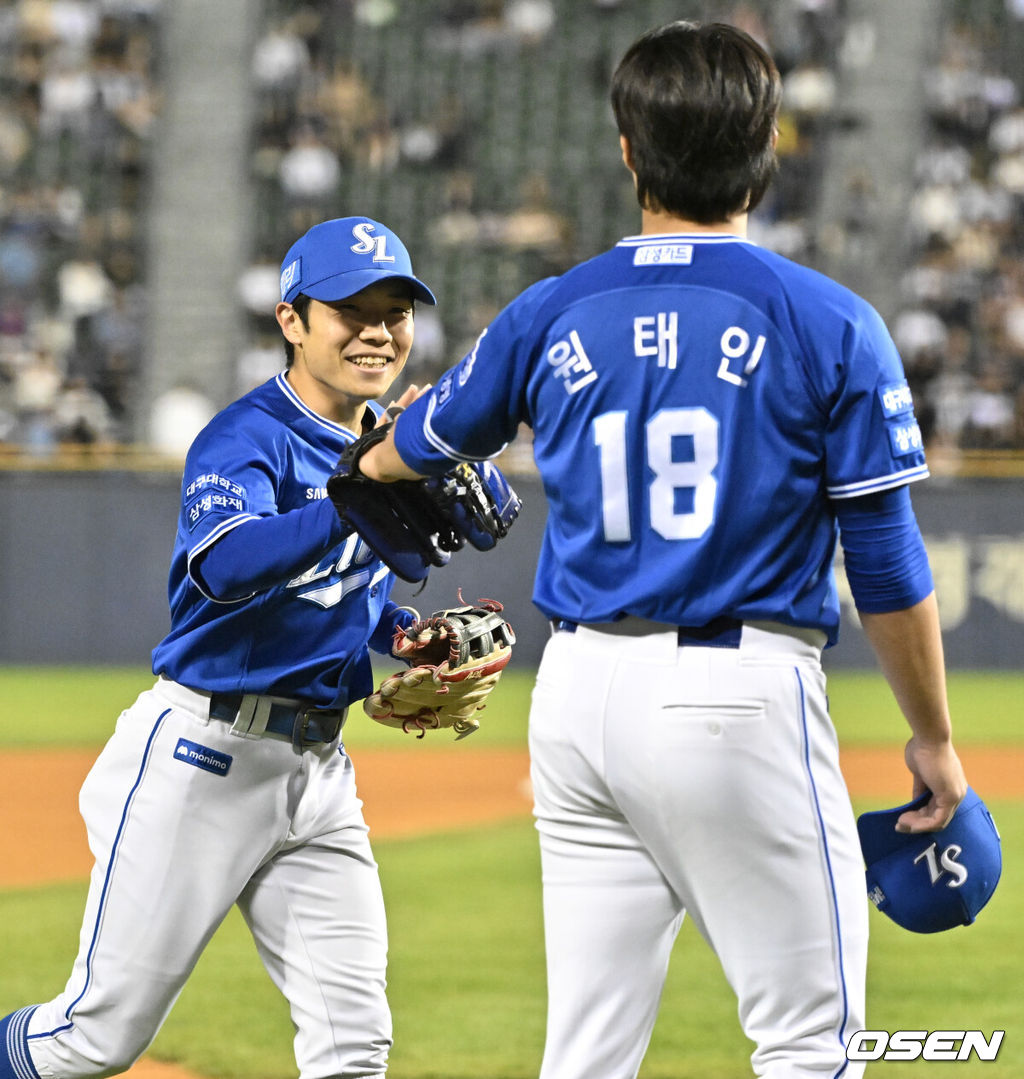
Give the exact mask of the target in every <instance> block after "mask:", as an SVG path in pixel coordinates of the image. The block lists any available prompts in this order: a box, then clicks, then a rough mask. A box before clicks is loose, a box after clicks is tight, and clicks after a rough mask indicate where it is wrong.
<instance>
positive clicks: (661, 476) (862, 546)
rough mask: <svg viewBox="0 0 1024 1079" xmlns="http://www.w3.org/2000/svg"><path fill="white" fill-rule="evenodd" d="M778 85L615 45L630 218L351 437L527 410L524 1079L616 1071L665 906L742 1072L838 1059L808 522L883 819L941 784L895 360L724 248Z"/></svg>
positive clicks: (814, 569)
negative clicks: (877, 710) (381, 422)
mask: <svg viewBox="0 0 1024 1079" xmlns="http://www.w3.org/2000/svg"><path fill="white" fill-rule="evenodd" d="M779 97H780V81H779V76H778V72H777V70H776V69H775V66H774V64H773V63H772V61H771V59H770V58H769V57H768V56H767V55H766V54H765V52H764V51H763V49H761V47H760V46H759V45H757V43H756V42H754V41H753V39H751V38H750V37H749V36H748V35H746V34H744V33H743V32H742V31H740V30H738V29H736V28H735V27H732V26H726V25H720V24H718V25H716V24H710V25H706V26H699V25H696V24H692V23H684V22H680V23H674V24H671V25H669V26H666V27H663V28H661V29H659V30H656V31H652V32H650V33H649V34H647V35H645V36H644V37H642V38H641V39H640V40H639V41H637V42H636V43H635V44H634V45H633V46H632V48H631V49H630V50H629V51H628V52H627V54H626V56H625V57H624V59H623V61H622V63H621V64H620V66H619V68H618V69H617V71H616V74H615V77H614V80H613V84H612V102H613V105H614V110H615V115H616V119H617V121H618V125H619V131H620V134H621V148H622V154H623V160H624V162H625V164H626V166H627V168H628V169H629V171H630V172H631V173H632V176H633V179H634V181H635V184H636V192H637V197H638V201H639V203H640V207H641V222H642V229H641V233H640V235H637V236H630V237H627V238H625V239H623V240H622V241H621V242H619V243H618V244H617V245H616V246H615V247H614V248H613V249H612V250H610V251H608V252H605V253H604V254H601V255H598V256H597V257H596V258H594V259H591V260H590V261H587V262H584V263H582V264H581V265H579V266H577V267H575V268H574V269H572V270H570V271H569V272H568V273H566V274H564V275H563V276H561V277H558V278H552V279H548V280H545V281H541V282H539V283H538V284H536V285H534V286H533V287H532V288H530V289H528V290H527V291H526V292H524V293H523V294H522V295H521V296H519V297H518V298H517V299H515V300H513V301H512V303H510V304H509V306H508V307H507V308H506V309H505V310H504V311H503V312H502V313H501V314H500V315H499V316H498V317H497V318H496V319H495V320H494V322H492V324H491V325H490V326H489V327H488V328H487V329H486V330H485V332H484V333H483V334H482V335H481V337H480V338H479V339H478V340H477V343H476V346H475V347H474V348H473V350H472V351H471V352H470V354H469V355H468V356H466V357H465V358H464V359H463V360H462V362H461V363H460V364H459V365H458V366H457V367H456V368H454V369H453V370H452V371H450V372H448V373H447V374H445V375H444V376H442V378H441V379H439V381H438V383H437V385H436V386H435V387H434V388H433V389H432V390H431V391H430V392H429V393H427V394H426V395H424V396H423V397H421V398H420V399H419V400H417V401H416V402H415V403H414V404H413V405H411V406H410V407H409V409H407V410H406V412H405V413H403V414H402V415H400V416H399V417H398V419H397V420H396V421H395V424H394V426H393V428H392V430H391V432H390V433H389V436H388V437H387V439H386V440H385V441H383V442H379V443H378V444H376V445H373V446H369V445H367V448H366V450H365V452H363V453H362V454H358V453H357V451H356V450H353V454H354V455H356V456H357V459H358V467H359V468H360V469H361V470H362V473H363V474H364V475H365V476H368V477H369V478H371V479H376V480H383V481H390V480H399V479H408V478H409V477H412V476H416V475H419V474H421V473H423V474H429V473H432V472H438V471H443V470H444V469H446V468H448V467H449V466H450V462H451V461H452V460H458V459H460V458H468V459H477V458H487V457H490V456H493V455H495V454H497V453H498V452H500V451H501V450H502V448H503V446H504V444H505V443H507V442H508V441H510V440H511V439H512V438H514V437H515V434H516V431H517V427H518V424H519V423H520V422H526V423H527V424H529V426H530V427H532V429H533V438H534V443H533V444H534V455H535V459H536V462H537V466H538V468H539V470H540V473H541V477H542V479H543V481H544V487H545V491H546V493H547V496H548V504H549V506H548V508H549V514H548V522H547V529H546V533H545V538H544V543H543V547H542V551H541V555H540V561H539V565H538V570H537V577H536V583H535V588H534V601H535V602H536V604H537V605H538V607H539V608H540V609H541V610H542V611H543V612H544V613H545V614H546V615H547V616H548V617H549V618H550V619H551V621H552V629H553V634H552V637H551V640H550V642H549V643H548V645H547V647H546V649H545V653H544V658H543V661H542V663H541V666H540V670H539V672H538V675H537V685H536V689H535V691H534V695H533V701H532V708H531V714H530V751H531V757H532V779H533V788H534V794H535V812H536V817H537V827H538V831H539V833H540V842H541V855H542V868H543V887H544V918H545V935H546V946H547V956H548V1002H549V1003H548V1029H547V1043H546V1047H545V1053H544V1062H543V1066H542V1069H541V1077H542V1079H633V1077H634V1076H635V1075H636V1074H637V1071H638V1069H639V1067H640V1062H641V1059H642V1057H643V1054H644V1051H645V1049H646V1046H647V1043H648V1039H649V1038H650V1035H651V1031H652V1029H653V1026H654V1022H655V1017H656V1015H657V1012H658V1003H659V998H660V994H661V990H662V985H663V982H664V978H665V971H666V968H667V965H668V961H669V954H670V951H671V948H672V944H673V941H674V940H675V937H676V934H677V932H678V930H679V926H680V924H681V922H682V919H683V917H684V915H688V916H689V917H691V918H692V919H693V921H694V923H695V925H696V927H697V929H698V931H699V932H700V933H701V934H702V935H703V936H704V937H705V939H706V940H707V941H708V942H709V943H710V944H711V946H712V947H713V948H714V950H715V953H716V954H717V956H718V958H719V960H720V961H721V963H722V966H723V969H724V971H725V974H726V976H727V978H728V980H729V983H730V985H731V986H732V988H733V990H734V991H735V993H736V995H737V997H738V1003H739V1016H740V1019H741V1021H742V1024H743V1028H744V1031H745V1032H746V1034H747V1036H748V1037H749V1038H750V1039H751V1040H752V1041H753V1042H754V1044H755V1049H754V1053H753V1056H752V1063H753V1067H754V1071H755V1072H756V1074H757V1075H759V1076H765V1077H771V1079H811V1077H816V1079H823V1077H826V1076H831V1077H833V1079H835V1077H838V1076H846V1077H852V1076H854V1075H855V1074H861V1073H862V1070H863V1065H862V1064H857V1063H854V1062H849V1061H847V1059H846V1048H845V1046H846V1040H847V1039H848V1038H849V1036H850V1035H851V1034H852V1033H853V1032H855V1031H857V1030H858V1029H859V1028H860V1027H861V1026H862V1025H863V1016H864V992H865V984H864V983H865V967H866V945H867V930H868V921H867V902H866V897H865V888H864V869H863V863H862V860H861V850H860V845H859V842H858V836H857V831H856V827H855V823H854V817H853V812H852V809H851V806H850V801H849V796H848V794H847V792H846V788H845V785H844V782H843V777H842V774H841V772H840V768H839V760H838V752H837V745H836V737H835V731H834V729H833V727H832V724H831V721H830V719H829V715H828V706H827V700H826V695H825V679H824V675H823V673H822V668H821V661H820V657H821V650H822V647H823V646H824V645H826V644H831V643H834V642H835V640H836V637H837V631H838V626H839V605H838V602H837V596H836V587H835V581H834V579H833V572H832V565H833V555H834V552H835V547H836V540H837V533H838V532H841V535H842V540H843V546H844V549H845V554H846V572H847V576H848V577H849V580H850V584H851V588H852V591H853V594H854V596H855V598H856V600H857V604H858V607H859V609H860V611H861V615H862V621H863V624H864V628H865V630H866V632H867V634H868V636H869V638H870V640H871V642H872V644H873V645H874V647H875V649H876V651H877V652H878V654H879V657H880V660H881V664H882V667H883V670H884V673H885V674H886V676H887V677H888V679H889V681H890V684H891V686H892V688H893V690H894V692H895V695H896V698H897V700H898V702H899V704H900V706H901V708H902V709H903V712H904V714H905V715H906V718H907V721H908V723H909V726H910V729H911V733H912V737H911V739H910V741H909V743H908V746H907V749H906V761H907V764H908V766H909V768H910V771H911V773H912V776H913V786H914V791H915V794H918V795H926V797H924V798H923V800H922V802H921V803H920V804H917V805H915V806H914V807H913V808H908V810H907V811H906V812H904V813H902V814H901V816H900V819H899V824H898V827H900V828H902V829H905V830H922V829H935V828H939V827H941V826H942V825H944V824H946V823H947V822H948V821H949V819H950V818H951V816H952V815H953V813H954V811H955V809H956V807H957V804H958V802H959V800H960V799H961V798H962V797H963V796H964V793H965V792H966V790H967V784H966V780H965V777H964V774H963V770H962V768H961V766H960V762H959V760H958V758H957V755H956V753H955V752H954V750H953V746H952V741H951V728H950V719H949V712H948V707H947V703H946V695H945V680H944V674H943V661H942V648H941V639H940V635H939V626H938V618H937V613H936V603H935V596H934V593H933V591H932V580H931V574H930V571H929V567H928V560H927V556H926V553H925V550H924V546H923V543H922V541H921V536H920V532H919V531H918V528H917V524H916V521H915V519H914V515H913V511H912V508H911V504H910V499H909V495H908V493H907V484H909V483H910V482H912V481H915V480H919V479H922V478H923V477H925V476H926V475H927V467H926V464H925V458H924V453H923V449H922V446H921V439H920V433H919V431H918V427H917V424H916V423H915V420H914V414H913V410H912V401H911V398H910V393H909V391H908V389H907V382H906V379H905V377H904V372H903V369H902V365H901V363H900V359H899V356H898V355H897V353H896V349H895V347H894V346H893V343H892V340H891V338H890V336H889V334H888V332H887V331H886V329H885V326H884V325H883V323H882V320H881V319H880V318H879V316H878V315H877V313H876V312H875V311H874V310H873V309H872V308H871V307H870V306H869V305H868V304H867V303H866V302H864V301H863V300H861V299H860V298H858V297H857V296H855V295H853V294H852V293H850V292H848V291H847V290H846V289H844V288H842V287H840V286H839V285H838V284H836V283H834V282H832V281H830V280H828V279H827V278H825V277H823V276H821V275H819V274H817V273H814V272H812V271H810V270H808V269H806V268H804V267H801V266H798V265H796V264H795V263H793V262H790V261H789V260H787V259H785V258H782V257H780V256H777V255H774V254H772V253H770V252H768V251H764V250H762V249H760V248H758V247H757V246H755V245H754V244H753V243H751V242H749V241H748V240H747V239H746V226H747V214H748V212H749V211H750V210H752V209H753V208H754V207H756V205H757V204H758V202H759V200H760V199H761V197H762V195H763V193H764V191H765V189H766V187H767V185H768V183H769V181H770V179H771V176H772V174H773V171H774V169H775V154H774V145H775V133H776V126H775V125H776V118H777V113H778V107H779ZM837 525H838V527H837ZM928 792H930V793H928Z"/></svg>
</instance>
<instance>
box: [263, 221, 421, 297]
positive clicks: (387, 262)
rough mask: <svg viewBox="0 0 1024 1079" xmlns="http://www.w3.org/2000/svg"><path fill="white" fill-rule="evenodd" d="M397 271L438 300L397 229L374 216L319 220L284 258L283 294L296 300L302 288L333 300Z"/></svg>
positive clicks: (417, 292)
mask: <svg viewBox="0 0 1024 1079" xmlns="http://www.w3.org/2000/svg"><path fill="white" fill-rule="evenodd" d="M391 277H397V278H398V279H399V280H402V281H408V282H409V284H410V285H411V286H412V291H413V295H414V296H415V297H416V299H417V300H422V301H423V302H424V303H429V304H436V303H437V300H435V299H434V294H433V293H432V292H431V291H430V289H428V288H427V286H426V285H424V284H423V282H422V281H421V280H420V279H419V278H418V277H416V275H415V274H414V273H413V272H412V259H410V258H409V252H408V251H406V249H405V244H403V243H402V241H401V240H400V239H399V238H398V237H397V236H396V235H395V234H394V233H393V232H392V231H391V229H389V228H387V227H386V226H384V225H382V224H381V223H380V222H379V221H373V220H371V219H370V218H369V217H337V218H334V219H333V220H331V221H323V222H321V223H320V224H319V225H314V226H313V227H312V228H311V229H310V230H309V231H308V232H307V233H306V234H305V235H304V236H301V237H299V239H298V240H296V241H295V243H293V244H292V246H291V247H290V248H289V249H288V254H287V255H285V257H284V262H282V263H281V299H282V300H283V301H284V302H285V303H291V302H292V300H294V299H295V297H296V296H298V295H299V293H300V292H301V293H305V295H307V296H309V297H311V298H312V299H314V300H322V301H324V302H325V303H330V302H332V301H334V300H344V299H345V298H346V297H348V296H354V295H355V293H357V292H359V291H360V290H361V289H364V288H366V287H367V286H368V285H374V284H376V283H377V282H378V281H386V280H387V279H388V278H391Z"/></svg>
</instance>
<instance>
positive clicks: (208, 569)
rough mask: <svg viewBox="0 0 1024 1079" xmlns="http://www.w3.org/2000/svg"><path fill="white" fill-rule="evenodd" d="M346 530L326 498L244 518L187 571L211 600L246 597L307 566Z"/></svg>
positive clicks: (332, 544)
mask: <svg viewBox="0 0 1024 1079" xmlns="http://www.w3.org/2000/svg"><path fill="white" fill-rule="evenodd" d="M344 534H345V529H344V527H343V526H342V524H341V521H340V519H339V518H338V514H337V512H336V511H335V509H334V506H333V505H332V504H331V502H330V500H328V499H326V498H324V499H320V500H319V501H317V502H312V503H310V504H309V505H308V506H303V507H302V508H301V509H297V510H292V511H291V512H289V513H282V514H280V515H279V516H277V517H260V518H259V519H258V520H249V521H243V522H242V524H240V525H239V526H238V527H237V528H234V529H232V530H231V531H230V532H227V533H225V534H224V536H222V537H221V538H220V539H219V540H218V541H217V542H216V543H215V544H213V546H212V547H208V548H207V549H206V550H205V551H204V552H202V554H201V556H200V557H199V558H197V559H194V560H193V562H192V563H190V565H189V574H190V576H191V577H192V579H193V580H194V581H195V582H196V584H198V585H199V587H200V588H201V589H202V590H203V592H204V593H205V594H206V595H207V596H209V597H210V598H211V599H213V600H217V601H219V602H222V603H230V602H233V601H237V600H239V599H246V598H247V597H249V596H252V595H255V593H257V592H262V591H263V590H264V589H265V588H270V587H272V586H273V585H275V584H280V583H281V582H283V581H288V580H290V579H291V578H292V577H294V576H296V575H297V574H299V573H302V572H303V570H306V569H308V568H309V567H310V566H311V565H312V564H314V563H315V562H316V561H317V559H318V558H321V557H322V556H323V555H324V554H326V553H327V551H329V550H330V549H331V548H332V547H333V546H335V544H337V543H338V542H339V541H340V540H341V538H342V536H343V535H344Z"/></svg>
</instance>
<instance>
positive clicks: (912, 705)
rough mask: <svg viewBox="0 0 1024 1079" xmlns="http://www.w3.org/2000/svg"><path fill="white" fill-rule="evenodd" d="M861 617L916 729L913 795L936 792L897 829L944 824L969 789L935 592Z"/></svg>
mask: <svg viewBox="0 0 1024 1079" xmlns="http://www.w3.org/2000/svg"><path fill="white" fill-rule="evenodd" d="M860 617H861V624H862V625H863V627H864V632H865V634H866V635H867V638H868V641H869V642H870V643H871V647H872V649H873V650H874V652H875V655H876V656H877V657H878V662H879V665H880V666H881V668H882V673H883V674H884V675H885V678H886V681H887V682H888V683H889V686H890V687H891V689H892V692H893V696H895V698H896V702H897V703H898V704H899V706H900V710H901V711H902V712H903V715H904V716H905V717H906V719H907V723H909V725H910V729H911V731H912V737H911V739H910V741H909V742H908V743H907V747H906V751H905V756H906V762H907V767H908V768H909V769H910V771H911V773H912V774H913V776H914V797H915V798H917V797H918V796H920V795H922V794H924V792H925V791H926V790H929V791H931V793H932V797H931V798H930V799H929V801H928V803H927V805H925V806H924V808H922V809H919V810H915V811H913V812H908V813H904V814H903V816H902V817H900V820H899V823H898V825H897V829H898V830H899V831H902V832H925V831H930V830H934V829H936V828H942V827H943V826H944V825H945V824H947V823H948V822H949V820H950V818H951V817H952V816H953V813H954V812H955V810H956V807H957V806H958V805H959V804H960V801H961V800H962V799H963V797H964V795H965V794H966V793H967V779H966V777H965V775H964V770H963V766H962V765H961V763H960V758H959V757H958V756H957V754H956V750H955V749H954V748H953V730H952V722H951V720H950V716H949V704H948V701H947V698H946V674H945V660H944V657H943V651H942V634H941V630H940V628H939V614H938V605H937V603H936V600H935V593H934V592H932V593H930V594H929V595H928V596H926V597H925V598H924V599H923V600H921V601H920V602H919V603H916V604H914V605H913V606H912V607H908V608H906V609H905V610H901V611H888V612H885V613H883V614H868V613H866V612H862V613H861V616H860Z"/></svg>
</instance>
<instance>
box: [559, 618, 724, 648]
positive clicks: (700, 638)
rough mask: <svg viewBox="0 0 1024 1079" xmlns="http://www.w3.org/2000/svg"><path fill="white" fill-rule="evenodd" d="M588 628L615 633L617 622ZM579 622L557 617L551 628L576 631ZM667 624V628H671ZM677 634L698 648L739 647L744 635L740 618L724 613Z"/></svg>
mask: <svg viewBox="0 0 1024 1079" xmlns="http://www.w3.org/2000/svg"><path fill="white" fill-rule="evenodd" d="M583 625H584V626H586V628H588V629H597V630H604V631H606V632H608V633H615V623H614V622H605V623H601V624H598V625H589V626H587V623H585V622H584V623H583ZM579 626H580V623H579V622H570V621H569V620H568V619H565V618H555V619H552V621H551V628H552V629H553V630H554V631H555V632H556V633H575V632H576V630H577V629H578V628H579ZM671 628H672V627H671V626H665V629H671ZM675 630H676V636H677V638H678V640H679V644H680V646H684V645H688V646H689V647H691V648H692V647H694V646H697V647H698V648H739V646H740V637H741V636H742V635H743V623H742V622H741V621H740V619H738V618H730V617H729V616H728V615H722V616H721V617H719V618H713V619H712V620H711V621H710V622H707V623H705V624H704V625H703V626H676V627H675Z"/></svg>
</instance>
